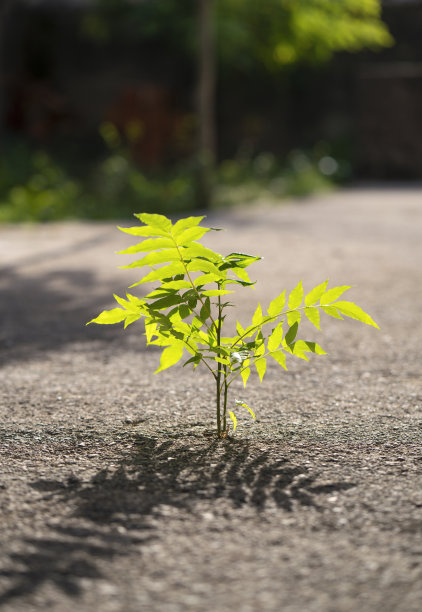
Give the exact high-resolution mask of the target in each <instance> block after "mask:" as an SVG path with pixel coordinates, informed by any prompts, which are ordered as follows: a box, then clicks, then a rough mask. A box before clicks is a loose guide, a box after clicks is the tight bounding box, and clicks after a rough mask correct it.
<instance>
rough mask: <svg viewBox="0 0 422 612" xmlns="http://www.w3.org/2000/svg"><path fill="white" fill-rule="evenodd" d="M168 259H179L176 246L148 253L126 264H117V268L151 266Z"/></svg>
mask: <svg viewBox="0 0 422 612" xmlns="http://www.w3.org/2000/svg"><path fill="white" fill-rule="evenodd" d="M169 261H180V256H179V253H178V252H177V249H176V248H174V249H164V250H163V251H155V252H152V253H148V255H145V257H142V259H138V260H137V261H134V262H132V263H131V264H128V265H126V266H119V268H122V269H125V268H126V269H128V268H142V266H153V265H155V264H161V263H167V262H169Z"/></svg>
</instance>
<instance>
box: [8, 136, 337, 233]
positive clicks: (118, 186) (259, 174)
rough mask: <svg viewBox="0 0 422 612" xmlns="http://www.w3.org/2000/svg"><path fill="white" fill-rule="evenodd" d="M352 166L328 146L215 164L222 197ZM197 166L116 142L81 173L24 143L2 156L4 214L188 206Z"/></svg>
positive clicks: (273, 191) (288, 185)
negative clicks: (141, 159)
mask: <svg viewBox="0 0 422 612" xmlns="http://www.w3.org/2000/svg"><path fill="white" fill-rule="evenodd" d="M321 151H322V153H324V152H325V153H324V155H323V156H322V157H321V155H322V153H321ZM342 168H343V170H342ZM344 168H346V162H342V163H340V162H338V161H336V160H335V159H334V158H333V157H331V156H329V155H327V154H326V147H322V149H321V147H320V150H316V151H312V152H310V153H308V154H305V153H304V152H303V151H293V152H292V153H291V154H290V155H289V156H288V158H287V159H285V160H280V159H278V158H276V157H275V156H274V155H273V154H271V153H261V154H259V155H257V156H255V157H253V158H240V159H237V160H235V159H232V160H226V161H223V162H222V163H221V164H220V165H219V166H218V168H217V169H216V171H215V186H214V194H215V197H214V205H215V206H217V207H218V206H227V205H229V206H230V205H235V204H242V203H248V202H249V203H253V202H257V201H259V200H263V199H265V200H267V201H268V200H275V199H276V200H278V201H279V200H280V199H281V198H285V197H291V196H294V197H301V196H306V195H308V194H311V193H315V192H317V191H321V190H325V189H329V188H331V187H332V186H333V185H334V184H335V183H336V182H337V181H340V180H344V178H346V177H347V171H346V172H345V171H344ZM195 173H196V168H195V165H194V164H193V163H185V164H183V165H179V166H178V167H177V168H174V169H172V170H171V171H169V170H167V171H164V170H157V171H154V172H149V173H145V172H142V171H141V170H140V169H139V168H138V167H137V166H136V165H135V164H134V163H133V161H132V160H131V158H130V155H129V154H128V153H127V152H126V151H125V150H124V149H120V148H115V149H113V150H111V151H110V152H109V154H108V155H107V156H106V157H105V158H104V159H102V160H101V161H100V162H98V163H97V164H96V165H94V166H93V167H92V169H91V170H90V171H89V172H88V173H87V174H86V175H85V176H84V177H80V176H76V177H75V176H73V175H72V173H71V171H70V170H69V169H68V168H66V166H65V165H64V164H59V163H58V162H57V161H54V160H53V159H52V157H51V156H49V155H48V154H47V153H46V152H44V151H34V152H32V151H31V150H30V149H29V147H28V146H25V145H24V144H22V143H19V144H16V145H14V146H13V147H11V148H10V149H9V150H8V151H7V152H5V153H3V155H2V156H1V157H0V222H28V221H29V222H31V221H32V222H37V221H41V222H42V221H57V220H61V219H72V218H80V219H98V220H99V219H124V218H129V217H130V216H132V214H133V212H134V211H137V210H142V211H145V212H158V213H167V214H177V213H181V212H184V211H187V210H191V209H193V208H195V207H197V203H196V193H195Z"/></svg>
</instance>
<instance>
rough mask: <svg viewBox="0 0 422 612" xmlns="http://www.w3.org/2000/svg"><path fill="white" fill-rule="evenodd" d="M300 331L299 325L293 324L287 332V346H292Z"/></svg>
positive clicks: (285, 338)
mask: <svg viewBox="0 0 422 612" xmlns="http://www.w3.org/2000/svg"><path fill="white" fill-rule="evenodd" d="M298 329H299V323H293V325H292V326H291V327H289V329H288V330H287V333H286V335H285V336H284V340H285V341H286V343H287V344H291V343H292V342H293V340H294V339H295V338H296V336H297V330H298Z"/></svg>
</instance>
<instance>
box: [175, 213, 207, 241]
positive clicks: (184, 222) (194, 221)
mask: <svg viewBox="0 0 422 612" xmlns="http://www.w3.org/2000/svg"><path fill="white" fill-rule="evenodd" d="M203 219H205V217H186V219H179V221H176V223H175V224H174V225H173V236H174V237H175V238H176V237H177V236H180V234H182V233H183V232H184V231H185V230H186V229H188V228H189V227H195V225H199V223H201V221H202V220H203Z"/></svg>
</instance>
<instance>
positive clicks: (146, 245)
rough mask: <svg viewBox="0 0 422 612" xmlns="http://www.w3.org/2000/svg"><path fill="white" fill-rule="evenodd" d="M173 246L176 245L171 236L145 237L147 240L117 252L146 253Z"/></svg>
mask: <svg viewBox="0 0 422 612" xmlns="http://www.w3.org/2000/svg"><path fill="white" fill-rule="evenodd" d="M173 248H176V245H175V244H174V242H173V240H172V239H171V238H147V240H143V241H142V242H140V243H139V244H135V245H134V246H131V247H129V248H128V249H124V250H123V251H117V252H118V253H119V254H121V255H128V254H130V253H147V252H148V251H156V250H158V249H173Z"/></svg>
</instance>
